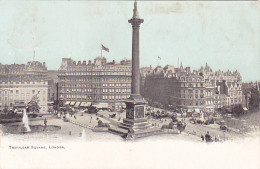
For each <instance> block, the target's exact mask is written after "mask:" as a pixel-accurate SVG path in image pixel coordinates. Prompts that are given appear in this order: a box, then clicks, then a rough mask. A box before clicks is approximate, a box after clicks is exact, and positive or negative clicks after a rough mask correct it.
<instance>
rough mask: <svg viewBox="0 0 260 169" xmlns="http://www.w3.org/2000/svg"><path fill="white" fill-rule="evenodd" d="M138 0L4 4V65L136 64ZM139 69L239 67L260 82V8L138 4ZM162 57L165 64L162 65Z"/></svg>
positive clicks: (0, 2) (0, 4)
mask: <svg viewBox="0 0 260 169" xmlns="http://www.w3.org/2000/svg"><path fill="white" fill-rule="evenodd" d="M133 6H134V3H133V1H73V0H72V1H55V0H54V1H24V0H21V1H7V0H0V25H1V26H0V34H1V36H0V63H2V64H12V63H14V62H15V63H17V64H22V63H27V62H28V61H31V60H33V56H34V51H35V58H34V59H35V60H38V61H41V62H43V61H45V62H46V64H47V67H48V69H50V70H55V69H58V68H59V66H60V64H61V60H62V58H65V57H71V58H72V59H73V60H75V61H79V60H80V61H83V60H93V59H94V58H95V57H97V56H100V55H101V44H103V45H104V46H106V47H107V48H109V50H110V52H109V53H108V52H105V51H103V56H105V57H106V58H107V59H108V61H112V60H116V61H120V60H122V59H131V51H132V49H131V47H132V45H131V43H132V42H131V41H132V27H131V24H129V23H128V19H130V18H131V17H132V15H133ZM138 10H139V15H140V17H141V18H142V19H144V23H143V24H141V27H140V62H141V66H150V65H151V66H152V67H156V66H157V65H158V64H159V65H161V66H165V65H167V64H169V65H174V66H178V58H179V60H180V61H182V63H183V65H184V66H190V67H191V68H192V69H198V68H200V67H201V66H202V65H203V66H205V64H206V62H207V63H208V65H209V66H211V67H212V69H213V71H217V70H218V69H220V70H223V71H227V70H228V69H229V70H231V71H235V70H238V71H239V72H240V73H241V75H242V77H243V81H256V80H260V20H259V18H260V5H259V2H257V1H249V2H248V1H247V2H246V1H239V2H234V1H229V2H224V1H219V2H217V1H214V2H210V1H206V2H202V1H200V2H195V1H190V2H189V1H184V2H180V1H160V2H159V1H157V2H156V1H150V2H149V1H140V2H138ZM158 56H160V58H161V60H158Z"/></svg>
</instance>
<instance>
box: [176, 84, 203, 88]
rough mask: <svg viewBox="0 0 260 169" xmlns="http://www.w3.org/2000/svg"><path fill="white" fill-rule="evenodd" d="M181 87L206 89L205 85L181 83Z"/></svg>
mask: <svg viewBox="0 0 260 169" xmlns="http://www.w3.org/2000/svg"><path fill="white" fill-rule="evenodd" d="M181 87H191V88H192V87H204V84H203V83H181Z"/></svg>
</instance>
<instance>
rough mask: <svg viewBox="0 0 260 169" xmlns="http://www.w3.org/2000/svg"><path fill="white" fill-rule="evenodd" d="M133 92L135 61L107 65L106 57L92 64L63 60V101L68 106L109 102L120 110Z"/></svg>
mask: <svg viewBox="0 0 260 169" xmlns="http://www.w3.org/2000/svg"><path fill="white" fill-rule="evenodd" d="M130 93H131V61H130V60H122V61H121V62H120V63H116V62H115V61H112V62H107V60H106V58H104V57H97V58H96V59H95V60H94V62H93V63H92V62H91V61H88V63H87V62H86V61H83V62H81V61H78V62H77V63H76V61H73V60H72V59H71V58H63V59H62V64H61V66H60V68H59V72H58V95H59V100H60V101H62V102H63V104H65V105H68V104H69V105H71V106H81V105H86V104H90V103H92V104H98V103H107V105H108V108H116V109H118V108H120V107H122V105H123V104H122V103H123V102H125V100H126V99H127V98H128V97H129V96H130Z"/></svg>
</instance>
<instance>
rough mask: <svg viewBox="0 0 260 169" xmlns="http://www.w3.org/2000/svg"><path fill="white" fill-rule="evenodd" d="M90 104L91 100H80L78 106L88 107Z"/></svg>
mask: <svg viewBox="0 0 260 169" xmlns="http://www.w3.org/2000/svg"><path fill="white" fill-rule="evenodd" d="M90 105H91V102H81V104H80V106H81V107H88V106H90Z"/></svg>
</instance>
